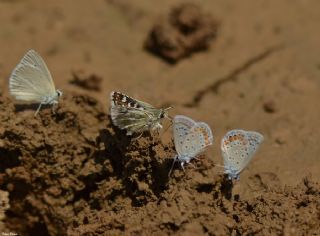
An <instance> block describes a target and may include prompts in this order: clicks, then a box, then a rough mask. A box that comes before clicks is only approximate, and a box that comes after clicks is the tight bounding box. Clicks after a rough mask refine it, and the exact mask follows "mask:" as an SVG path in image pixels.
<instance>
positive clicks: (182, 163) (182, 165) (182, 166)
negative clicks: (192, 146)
mask: <svg viewBox="0 0 320 236" xmlns="http://www.w3.org/2000/svg"><path fill="white" fill-rule="evenodd" d="M184 163H185V162H183V161H182V162H181V168H182V170H183V172H184V173H186V170H185V169H184Z"/></svg>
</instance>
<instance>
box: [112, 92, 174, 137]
mask: <svg viewBox="0 0 320 236" xmlns="http://www.w3.org/2000/svg"><path fill="white" fill-rule="evenodd" d="M110 99H111V120H112V122H113V124H114V125H115V126H117V127H118V128H119V129H125V130H126V131H127V135H132V134H133V133H143V132H144V131H147V130H150V131H153V130H158V129H161V128H162V125H161V120H162V119H163V118H168V119H170V118H169V116H168V110H169V109H170V108H171V107H168V108H165V109H157V108H154V107H153V106H151V105H150V104H148V103H146V102H142V101H139V100H136V99H133V98H131V97H129V96H127V95H125V94H123V93H120V92H115V91H113V92H111V94H110Z"/></svg>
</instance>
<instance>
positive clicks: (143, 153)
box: [0, 0, 320, 235]
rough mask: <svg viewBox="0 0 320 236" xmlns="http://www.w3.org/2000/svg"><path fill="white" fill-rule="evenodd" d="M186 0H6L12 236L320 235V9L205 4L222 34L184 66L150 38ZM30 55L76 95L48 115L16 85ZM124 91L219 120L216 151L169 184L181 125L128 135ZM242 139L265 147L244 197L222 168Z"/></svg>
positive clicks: (5, 220) (0, 111)
mask: <svg viewBox="0 0 320 236" xmlns="http://www.w3.org/2000/svg"><path fill="white" fill-rule="evenodd" d="M180 3H184V1H176V2H174V3H173V2H172V1H169V0H165V1H161V4H160V3H157V2H152V3H151V2H150V1H147V0H141V1H137V2H132V1H128V0H119V1H118V0H106V1H102V0H101V1H92V2H90V3H89V2H88V1H84V0H80V1H76V2H75V1H62V0H58V1H40V0H28V1H1V0H0V22H1V28H0V47H1V53H0V76H1V78H2V80H1V82H0V121H1V127H0V159H1V161H0V219H1V221H2V222H0V223H1V224H0V231H1V232H7V233H9V232H13V233H17V234H19V235H319V234H320V230H319V229H320V185H319V182H320V171H319V170H320V166H319V154H320V146H319V140H320V133H319V132H317V127H318V126H319V118H320V111H319V109H318V101H319V99H320V93H319V89H320V79H319V78H320V66H319V65H320V59H319V55H320V48H319V37H320V33H319V32H318V31H317V30H316V29H317V27H318V22H319V21H320V14H319V8H320V3H319V2H318V1H316V0H313V1H300V0H296V1H291V0H290V1H289V0H285V1H277V0H270V1H256V0H247V1H241V2H240V1H236V0H232V1H222V0H221V1H219V0H218V1H203V2H202V3H201V5H199V8H200V9H201V10H203V12H204V13H205V14H210V15H211V16H213V17H214V19H215V20H217V21H218V22H219V29H218V34H217V37H216V38H214V39H213V40H212V42H210V43H209V44H210V45H209V44H208V47H207V48H206V49H205V50H202V51H201V52H199V53H194V54H190V55H188V57H187V58H184V59H183V60H180V61H179V63H176V64H174V65H173V64H168V63H166V62H164V61H163V60H161V59H159V58H158V57H156V56H155V55H154V54H151V53H149V52H148V51H146V50H144V42H145V40H146V38H147V37H148V35H149V34H150V30H151V29H152V27H153V26H154V25H155V24H156V23H157V22H158V20H159V17H161V16H169V15H170V12H172V9H176V8H177V6H178V7H179V6H181V5H180ZM190 3H195V4H199V2H198V1H190ZM75 4H76V5H77V7H75ZM29 48H34V49H35V50H37V51H38V52H39V53H40V54H41V55H42V57H43V58H44V59H45V61H46V62H47V64H48V67H49V69H50V71H51V73H52V75H53V78H54V81H55V84H56V87H57V88H59V89H60V90H62V91H63V96H62V98H61V100H60V103H59V107H58V108H57V110H56V112H55V113H52V111H51V109H50V107H47V108H44V109H42V110H41V111H40V112H39V114H38V116H37V117H35V118H34V117H33V115H34V111H35V109H36V105H35V106H32V105H28V106H24V105H21V104H20V105H16V106H15V105H14V101H13V100H12V99H11V98H10V97H9V94H8V86H7V84H8V77H9V76H10V73H11V71H12V69H13V68H14V67H15V65H16V64H17V63H18V62H19V60H20V58H21V57H22V56H23V54H24V53H25V52H26V51H27V50H28V49H29ZM112 90H117V91H121V92H124V93H126V94H128V95H130V96H132V97H135V98H137V99H140V100H143V101H146V102H148V103H150V104H153V105H155V106H157V107H167V106H171V105H172V106H174V109H173V110H172V111H170V115H171V116H174V115H176V114H183V115H187V116H190V117H192V118H193V119H195V120H201V121H204V122H206V123H208V124H209V125H210V126H211V128H212V130H213V134H214V139H215V140H214V145H213V146H212V147H210V148H209V149H208V151H207V152H206V154H205V155H203V156H201V157H200V158H199V160H194V161H193V162H192V163H193V164H194V165H195V166H196V167H195V168H194V167H192V166H191V165H188V166H187V167H186V171H185V173H184V172H183V171H182V169H181V168H180V167H179V165H178V164H177V165H175V168H174V171H173V172H172V175H171V177H170V178H169V177H168V172H169V170H170V167H171V164H172V161H173V157H174V156H175V150H174V145H173V142H172V134H171V131H170V129H169V130H168V131H167V132H165V133H164V134H163V135H161V136H160V137H158V136H156V135H154V136H151V135H149V134H144V135H143V137H141V138H140V139H137V140H134V139H131V138H130V137H127V136H126V135H125V132H124V131H120V130H118V129H116V128H115V127H114V126H112V124H111V123H110V120H109V117H108V115H109V114H108V108H109V93H110V92H111V91H112ZM164 125H165V128H166V127H167V126H168V125H169V123H168V122H167V121H165V122H164ZM233 128H242V129H247V130H256V131H259V132H261V133H262V134H263V135H264V136H265V142H264V143H263V144H262V146H261V148H260V150H259V151H258V153H257V154H256V156H255V157H254V158H253V160H252V161H251V163H250V164H249V166H248V168H246V169H245V170H244V172H243V173H242V175H241V179H240V182H239V183H236V184H235V185H234V186H232V184H231V183H230V182H228V181H226V180H225V178H224V176H223V174H222V173H221V171H222V169H221V168H219V167H218V165H221V164H222V159H221V154H220V150H219V143H220V140H221V138H222V136H223V135H224V134H225V133H226V132H227V131H228V130H230V129H233ZM8 198H9V200H8Z"/></svg>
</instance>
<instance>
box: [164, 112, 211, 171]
mask: <svg viewBox="0 0 320 236" xmlns="http://www.w3.org/2000/svg"><path fill="white" fill-rule="evenodd" d="M173 137H174V145H175V148H176V151H177V153H178V155H176V156H175V158H174V161H173V164H172V167H171V169H170V172H169V175H170V174H171V171H172V168H173V166H174V163H175V162H176V161H179V162H180V163H181V167H182V169H183V170H184V165H185V164H186V163H189V162H190V161H191V160H192V159H194V158H196V157H197V156H198V155H199V154H201V153H202V152H203V151H204V150H205V149H206V147H208V146H209V145H212V143H213V136H212V132H211V129H210V127H209V126H208V125H207V124H206V123H204V122H195V121H194V120H192V119H190V118H188V117H186V116H182V115H177V116H175V117H174V118H173Z"/></svg>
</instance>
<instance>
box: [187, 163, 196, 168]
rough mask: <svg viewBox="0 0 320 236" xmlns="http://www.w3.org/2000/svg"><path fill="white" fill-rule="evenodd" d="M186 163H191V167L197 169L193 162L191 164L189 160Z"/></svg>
mask: <svg viewBox="0 0 320 236" xmlns="http://www.w3.org/2000/svg"><path fill="white" fill-rule="evenodd" d="M188 164H189V165H191V166H192V167H193V168H195V169H197V167H196V166H195V165H194V164H192V163H191V162H188Z"/></svg>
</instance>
